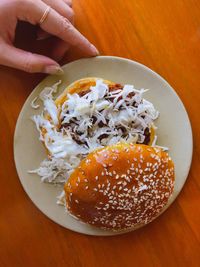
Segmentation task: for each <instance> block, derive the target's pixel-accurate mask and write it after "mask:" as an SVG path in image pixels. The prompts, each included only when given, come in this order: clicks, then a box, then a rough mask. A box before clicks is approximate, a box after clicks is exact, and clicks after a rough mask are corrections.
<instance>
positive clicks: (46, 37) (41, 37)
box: [36, 32, 51, 41]
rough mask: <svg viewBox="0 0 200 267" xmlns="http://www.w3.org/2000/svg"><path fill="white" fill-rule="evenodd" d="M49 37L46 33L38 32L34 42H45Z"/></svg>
mask: <svg viewBox="0 0 200 267" xmlns="http://www.w3.org/2000/svg"><path fill="white" fill-rule="evenodd" d="M50 36H51V35H50V34H49V33H47V32H41V33H40V32H39V33H38V35H37V38H36V40H37V41H42V40H46V39H48V38H49V37H50Z"/></svg>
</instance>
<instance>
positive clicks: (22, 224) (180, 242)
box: [0, 0, 200, 267]
mask: <svg viewBox="0 0 200 267" xmlns="http://www.w3.org/2000/svg"><path fill="white" fill-rule="evenodd" d="M74 10H75V14H76V26H77V28H78V29H79V30H80V31H81V32H82V33H83V34H84V35H85V36H86V37H88V38H89V39H90V41H91V42H93V43H94V44H95V45H96V46H97V47H98V49H99V51H100V53H101V54H102V55H114V56H121V57H126V58H129V59H133V60H136V61H139V62H141V63H143V64H145V65H147V66H148V67H150V68H152V69H153V70H155V71H156V72H158V73H159V74H160V75H161V76H163V77H164V78H165V79H166V80H167V81H168V82H169V83H170V84H171V85H172V87H173V88H174V89H175V90H176V92H177V93H178V95H179V96H180V98H181V99H182V101H183V103H184V105H185V107H186V109H187V111H188V113H189V117H190V120H191V123H192V128H193V136H194V156H193V162H192V167H191V170H190V173H189V176H188V179H187V182H186V184H185V186H184V188H183V190H182V192H181V193H180V195H179V197H178V198H177V199H176V201H175V202H174V203H173V204H172V206H171V207H170V208H169V209H168V210H167V211H166V212H165V213H164V214H162V215H161V216H160V217H159V218H158V219H156V220H155V221H154V222H152V223H151V224H149V225H148V226H146V227H144V228H142V229H140V230H137V231H135V232H131V233H128V234H124V235H121V236H114V237H92V236H86V235H82V234H78V233H75V232H72V231H70V230H67V229H64V228H62V227H61V226H59V225H57V224H55V223H54V222H52V221H51V220H50V219H48V218H47V217H46V216H45V215H43V214H42V213H41V212H40V211H39V210H38V209H37V208H36V207H35V206H34V204H33V203H32V202H31V200H30V199H29V197H28V196H27V195H26V193H25V192H24V190H23V188H22V186H21V184H20V181H19V179H18V176H17V173H16V170H15V164H14V160H13V134H14V129H15V124H16V120H17V117H18V115H19V112H20V110H21V108H22V105H23V103H24V102H25V100H26V98H27V97H28V95H29V94H30V93H31V91H32V90H33V88H34V87H35V86H36V85H37V83H38V82H39V81H41V80H42V79H43V77H44V75H41V74H27V73H25V72H21V71H17V70H13V69H10V68H6V67H0V125H1V126H0V127H1V128H0V181H1V184H0V199H1V205H0V266H2V267H7V266H8V267H10V266H12V267H16V266H20V267H23V266H26V267H32V266H48V267H49V266H59V267H61V266H68V267H71V266H72V267H79V266H81V267H89V266H92V267H93V266H94V267H100V266H102V267H105V266H110V267H111V266H113V267H126V266H142V267H143V266H144V267H148V266H156V267H157V266H158V267H165V266H167V267H168V266H176V267H178V266H181V267H183V266H200V177H199V176H200V140H199V139H200V114H199V113H200V1H199V0H178V1H174V0H168V1H164V0H151V1H149V0H138V1H134V0H74ZM34 38H35V29H34V28H33V27H29V26H28V25H20V27H19V28H18V30H17V38H16V45H17V46H18V47H23V48H24V49H29V50H31V51H37V52H38V51H43V52H45V53H48V52H49V50H50V47H53V45H50V43H51V42H52V40H48V41H37V42H36V41H34ZM81 56H85V55H82V54H81V52H80V51H78V50H77V49H71V50H70V51H69V52H68V54H67V55H66V58H65V59H64V60H63V62H62V63H66V62H67V61H70V60H73V59H75V58H79V57H81ZM163 101H164V100H163ZM169 108H170V107H169ZM180 138H182V137H181V136H180ZM185 153H187V151H185ZM27 156H28V155H27ZM183 164H184V162H183Z"/></svg>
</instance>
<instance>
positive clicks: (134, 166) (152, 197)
mask: <svg viewBox="0 0 200 267" xmlns="http://www.w3.org/2000/svg"><path fill="white" fill-rule="evenodd" d="M173 188H174V164H173V162H172V160H171V158H170V157H169V156H168V154H167V153H165V152H164V151H162V150H161V149H159V148H154V147H150V146H146V145H132V144H130V145H128V144H125V143H121V144H116V145H112V146H107V147H105V148H103V149H99V150H96V151H94V152H92V153H90V154H89V155H88V156H87V157H86V158H85V159H84V160H82V162H81V163H80V165H79V167H78V168H76V169H75V171H74V172H73V173H72V174H71V176H70V178H69V180H68V182H67V183H66V184H65V187H64V189H65V193H66V206H67V209H68V210H69V212H70V213H71V214H72V215H74V216H76V217H78V218H79V219H80V220H82V221H83V222H85V223H89V224H92V225H94V226H96V227H101V228H106V229H112V230H123V229H127V228H132V227H137V226H140V225H144V224H147V223H149V222H150V221H152V220H153V219H154V218H155V217H156V216H157V215H158V214H159V213H160V212H161V211H162V210H163V208H164V206H165V205H166V204H167V202H168V200H169V197H170V196H171V194H172V191H173Z"/></svg>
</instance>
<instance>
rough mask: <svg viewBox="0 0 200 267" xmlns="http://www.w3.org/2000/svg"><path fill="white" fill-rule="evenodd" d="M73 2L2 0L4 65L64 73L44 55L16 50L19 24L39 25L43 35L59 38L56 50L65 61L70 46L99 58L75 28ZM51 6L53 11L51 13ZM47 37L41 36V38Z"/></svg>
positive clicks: (1, 60)
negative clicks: (64, 57)
mask: <svg viewBox="0 0 200 267" xmlns="http://www.w3.org/2000/svg"><path fill="white" fill-rule="evenodd" d="M71 2H72V1H71V0H43V1H41V0H1V1H0V25H1V27H0V64H2V65H5V66H9V67H13V68H17V69H20V70H24V71H27V72H31V73H34V72H43V73H49V74H59V73H62V69H61V68H60V66H59V64H58V63H57V62H56V61H54V60H53V59H51V58H48V57H46V56H43V55H38V54H33V53H31V52H27V51H23V50H21V49H19V48H16V47H14V46H13V41H14V38H15V30H16V26H17V22H18V20H21V21H27V22H30V23H31V24H33V25H38V24H40V22H42V18H44V14H45V12H46V18H45V19H44V21H43V22H42V23H41V24H40V27H41V29H42V30H43V31H45V32H47V33H49V34H51V35H54V36H57V37H59V38H60V39H61V40H60V41H59V43H58V45H57V46H56V48H55V49H56V51H55V53H54V54H57V55H58V57H59V58H60V57H62V56H63V55H64V54H65V52H66V51H67V50H68V48H69V47H70V46H77V47H79V48H80V49H81V50H83V51H84V52H85V53H87V54H88V56H96V55H97V54H98V51H97V49H96V48H95V47H94V46H93V45H92V44H91V43H90V42H89V41H88V40H87V39H86V38H85V37H84V36H83V35H82V34H81V33H80V32H79V31H78V30H77V29H76V28H75V27H74V26H73V25H72V23H73V10H72V8H71ZM48 6H50V7H51V9H50V11H49V12H48ZM42 34H43V33H42V32H40V35H42Z"/></svg>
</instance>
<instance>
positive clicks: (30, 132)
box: [14, 56, 193, 235]
mask: <svg viewBox="0 0 200 267" xmlns="http://www.w3.org/2000/svg"><path fill="white" fill-rule="evenodd" d="M63 70H64V75H63V76H62V77H58V76H50V77H47V78H46V79H45V80H44V81H42V82H41V83H40V84H39V85H38V86H37V87H36V88H35V89H34V90H33V92H32V93H31V95H30V96H29V97H28V99H27V100H26V102H25V104H24V106H23V108H22V111H21V113H20V115H19V118H18V121H17V126H16V130H15V137H14V157H15V163H16V168H17V172H18V175H19V178H20V181H21V183H22V185H23V187H24V189H25V191H26V193H27V194H28V196H29V197H30V198H31V200H32V201H33V203H34V204H35V205H36V206H37V207H38V208H39V209H40V210H41V211H42V212H43V213H44V214H46V215H47V216H48V217H49V218H50V219H52V220H53V221H54V222H56V223H58V224H60V225H62V226H64V227H66V228H68V229H71V230H73V231H76V232H80V233H84V234H89V235H115V234H116V233H114V232H111V231H105V230H99V229H96V228H95V227H92V226H88V225H86V224H83V223H81V222H79V221H77V220H76V219H74V218H72V217H71V216H70V215H68V214H67V213H66V212H65V210H64V208H63V207H61V206H58V205H57V204H56V196H57V195H58V193H59V192H60V191H61V188H59V187H55V186H53V185H50V184H44V183H41V182H40V178H39V177H38V176H37V175H33V174H28V173H27V170H32V169H35V168H37V167H38V166H39V164H40V162H41V161H42V160H43V159H44V158H45V157H46V154H45V151H44V148H43V145H42V144H41V143H40V142H39V140H38V132H37V130H36V129H35V126H34V124H33V122H32V121H31V120H30V117H31V116H32V115H33V114H39V113H40V112H41V110H42V108H41V109H40V110H33V109H32V108H31V106H30V103H31V101H32V100H33V99H34V98H35V97H36V96H38V94H39V93H40V91H41V90H42V89H43V88H44V86H46V85H52V84H54V83H55V82H56V81H58V80H59V79H61V80H62V84H61V86H60V89H59V93H60V92H62V90H63V89H64V88H65V87H66V86H67V85H69V84H70V83H72V82H73V81H75V80H77V79H80V78H84V77H91V76H95V77H102V78H104V79H107V80H111V81H114V82H117V83H122V84H127V83H128V84H133V85H134V86H135V87H136V88H149V89H150V90H149V91H148V92H147V93H146V95H145V98H146V99H147V100H150V101H152V102H153V103H154V105H155V107H156V108H157V109H158V110H159V111H160V118H159V119H158V120H157V123H156V125H157V126H158V144H159V145H162V146H167V147H169V153H170V155H171V157H172V159H173V160H174V163H175V172H176V182H175V190H174V193H173V196H172V198H171V199H170V202H169V204H168V206H169V205H170V204H171V203H172V202H173V201H174V200H175V198H176V197H177V195H178V194H179V192H180V190H181V189H182V187H183V185H184V183H185V180H186V178H187V175H188V172H189V169H190V164H191V159H192V146H193V143H192V131H191V126H190V121H189V118H188V115H187V112H186V110H185V108H184V106H183V104H182V102H181V100H180V99H179V97H178V96H177V94H176V93H175V91H174V90H173V89H172V88H171V86H170V85H169V84H168V83H167V82H166V81H165V80H164V79H163V78H161V77H160V76H159V75H158V74H156V73H155V72H153V71H152V70H150V69H149V68H147V67H145V66H144V65H141V64H139V63H137V62H134V61H131V60H128V59H123V58H118V57H104V56H103V57H96V58H90V59H81V60H78V61H75V62H72V63H69V64H67V65H65V66H64V67H63ZM168 206H167V207H168ZM167 207H166V208H167ZM133 230H135V229H133Z"/></svg>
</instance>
